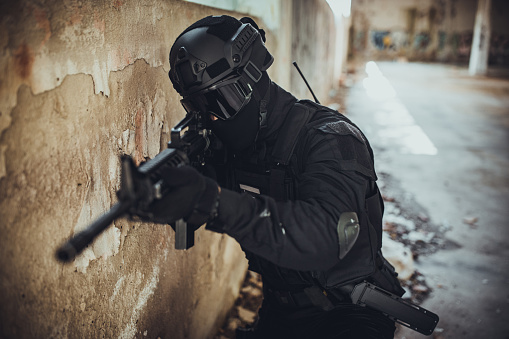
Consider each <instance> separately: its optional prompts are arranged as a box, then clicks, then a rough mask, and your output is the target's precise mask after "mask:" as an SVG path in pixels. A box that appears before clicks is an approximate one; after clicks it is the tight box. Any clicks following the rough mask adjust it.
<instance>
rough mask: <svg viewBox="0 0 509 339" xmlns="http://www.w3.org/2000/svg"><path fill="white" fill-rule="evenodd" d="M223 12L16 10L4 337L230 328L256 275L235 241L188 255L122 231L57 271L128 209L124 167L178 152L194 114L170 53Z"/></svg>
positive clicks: (207, 240) (2, 50) (88, 5)
mask: <svg viewBox="0 0 509 339" xmlns="http://www.w3.org/2000/svg"><path fill="white" fill-rule="evenodd" d="M221 13H224V11H221V12H220V11H219V10H214V9H211V8H207V7H204V6H199V5H196V4H190V3H185V2H181V1H174V0H173V1H172V0H168V1H155V0H152V1H150V0H148V1H143V2H138V1H125V0H111V1H110V0H98V1H75V0H63V1H49V0H48V1H28V0H25V1H4V2H2V4H1V5H0V29H1V31H2V34H1V35H0V72H1V77H0V79H1V80H0V233H1V235H2V236H1V237H0V337H1V338H103V337H105V338H134V337H141V338H145V337H146V338H158V337H161V338H210V337H211V336H212V335H213V333H214V332H215V330H216V329H217V327H218V326H219V325H221V322H222V321H223V320H224V317H225V315H226V313H227V312H228V310H229V308H230V306H231V305H232V303H233V302H234V300H235V298H236V296H237V295H238V291H239V286H240V284H241V282H242V279H243V277H244V274H245V270H246V268H247V263H246V261H245V259H244V255H243V253H242V252H241V250H240V247H239V245H238V244H237V243H236V242H235V241H234V240H232V239H231V238H229V237H227V236H222V235H218V234H215V233H212V232H208V231H206V230H204V229H201V230H199V231H198V232H197V234H196V245H195V246H194V247H193V248H192V249H190V250H188V251H176V250H175V249H174V232H173V230H172V229H171V228H170V227H168V226H163V225H155V224H149V223H136V222H129V221H127V220H124V219H121V220H118V221H116V222H115V224H114V225H113V226H111V227H110V228H108V230H107V231H106V232H104V234H103V235H101V236H100V237H99V238H98V239H97V241H96V242H95V243H94V244H93V245H92V246H90V247H89V248H88V249H87V250H86V251H85V252H84V253H83V254H82V255H81V256H80V257H79V258H77V259H76V261H75V262H74V263H72V264H70V265H62V264H59V263H58V262H57V261H56V260H55V258H54V252H55V249H56V248H57V247H58V245H60V244H61V243H62V242H63V241H64V240H65V239H67V238H68V237H69V236H71V235H72V234H74V233H75V232H77V231H78V230H80V229H82V228H83V227H85V226H87V225H88V224H89V223H90V222H91V221H92V220H94V219H95V218H96V217H98V216H99V215H100V214H101V213H103V212H105V211H106V210H108V209H109V208H110V207H111V206H112V204H113V203H114V202H115V201H116V197H115V191H116V190H117V189H118V187H119V179H120V178H119V156H120V155H121V154H130V155H132V156H133V157H134V158H135V159H136V160H137V161H138V162H139V161H141V160H143V159H145V158H150V157H153V156H154V155H155V154H157V153H158V152H160V150H161V149H162V148H163V147H165V145H166V142H167V141H168V139H169V135H168V134H169V130H170V128H171V126H173V125H174V124H175V123H176V122H178V121H179V120H180V119H181V118H182V117H183V114H184V112H183V109H182V107H181V106H180V103H179V97H178V95H177V94H176V93H175V92H174V90H173V88H172V87H171V84H170V82H169V80H168V77H167V72H168V70H169V65H168V61H167V58H168V52H169V49H170V46H171V44H172V43H173V41H174V39H175V38H176V37H177V35H178V34H179V33H180V32H181V31H182V30H183V29H185V28H186V27H187V26H188V25H190V24H191V23H192V22H194V21H196V20H198V19H199V18H201V17H204V16H206V15H210V14H221ZM235 15H236V14H235ZM236 16H238V15H236ZM272 44H274V43H272ZM276 57H278V56H277V55H276ZM276 80H277V77H276Z"/></svg>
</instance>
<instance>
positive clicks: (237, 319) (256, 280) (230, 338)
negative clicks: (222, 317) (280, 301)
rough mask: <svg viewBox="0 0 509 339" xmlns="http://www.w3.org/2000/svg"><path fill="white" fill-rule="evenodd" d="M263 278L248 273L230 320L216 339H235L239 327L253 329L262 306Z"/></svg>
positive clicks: (253, 273) (229, 316) (220, 330)
mask: <svg viewBox="0 0 509 339" xmlns="http://www.w3.org/2000/svg"><path fill="white" fill-rule="evenodd" d="M262 286H263V285H262V278H261V276H260V275H259V274H257V273H255V272H252V271H247V273H246V277H245V278H244V282H243V284H242V287H241V289H240V295H239V297H238V298H237V300H236V301H235V305H234V306H233V307H232V309H231V311H230V313H229V315H228V319H227V320H226V321H225V323H224V325H223V327H222V328H221V329H219V331H218V333H217V334H216V335H215V336H214V339H234V338H235V330H236V329H237V328H238V327H243V328H249V327H252V326H253V325H254V324H255V323H256V321H257V320H258V309H259V308H260V306H261V305H262V300H263V291H262Z"/></svg>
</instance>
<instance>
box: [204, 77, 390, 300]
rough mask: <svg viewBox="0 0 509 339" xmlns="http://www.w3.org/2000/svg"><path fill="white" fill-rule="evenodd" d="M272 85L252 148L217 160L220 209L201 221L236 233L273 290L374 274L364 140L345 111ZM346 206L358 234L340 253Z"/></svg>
mask: <svg viewBox="0 0 509 339" xmlns="http://www.w3.org/2000/svg"><path fill="white" fill-rule="evenodd" d="M270 90H271V100H270V104H269V107H268V111H269V113H268V124H267V126H268V127H267V128H266V129H263V130H262V131H261V132H260V135H259V137H258V143H257V148H256V150H254V151H253V152H247V153H244V154H237V155H231V156H230V157H229V158H228V161H227V162H226V164H224V165H222V166H217V168H218V169H217V171H218V174H219V175H218V181H219V183H220V185H221V186H222V191H221V195H220V204H219V211H218V212H219V213H218V217H217V218H216V219H215V220H214V221H212V222H209V224H208V225H207V228H208V229H211V230H214V231H218V232H224V233H227V234H228V235H230V236H231V237H233V238H235V239H236V240H237V241H238V242H239V244H240V245H241V246H242V248H243V249H244V251H245V252H246V256H247V258H248V259H249V261H250V268H251V269H252V270H254V271H257V272H259V273H261V274H262V276H263V279H264V284H267V285H269V286H271V287H273V288H275V289H282V290H297V289H300V288H305V287H307V286H310V285H314V284H317V283H318V284H319V285H320V286H321V287H322V288H325V289H329V288H332V287H335V286H340V285H344V284H347V283H350V282H355V281H359V280H362V279H364V278H366V277H369V276H371V275H372V274H373V273H374V272H375V269H376V266H377V264H376V262H377V252H378V250H379V249H380V247H381V232H382V220H381V219H382V213H383V211H382V210H383V202H382V200H381V198H380V194H379V192H378V189H377V188H376V185H375V181H376V179H377V177H376V174H375V171H374V164H373V154H372V151H371V148H370V146H369V143H368V141H367V140H366V138H365V137H364V135H363V134H362V133H361V132H360V130H359V129H358V128H357V127H356V126H355V125H354V124H352V123H351V122H350V121H349V120H348V119H347V118H346V117H344V116H343V115H342V114H339V113H338V112H336V111H334V110H332V109H329V108H327V107H323V106H320V105H318V104H315V103H313V102H310V101H297V99H296V98H295V97H293V96H292V95H291V94H290V93H288V92H286V91H284V90H283V89H281V88H280V87H279V86H277V85H275V84H274V83H273V84H272V85H271V89H270ZM370 197H371V199H370V200H371V203H370V206H375V207H371V208H370V211H369V212H368V210H367V204H368V202H369V200H367V198H370ZM367 201H368V202H367ZM344 212H356V213H357V215H358V218H359V222H360V234H359V236H358V238H357V241H356V243H355V245H354V246H353V248H352V249H351V250H350V252H348V254H347V255H346V256H345V257H344V258H343V259H341V260H340V259H339V252H340V248H339V241H338V233H337V232H338V221H339V218H340V215H341V214H342V213H344Z"/></svg>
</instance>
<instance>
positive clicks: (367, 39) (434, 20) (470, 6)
mask: <svg viewBox="0 0 509 339" xmlns="http://www.w3.org/2000/svg"><path fill="white" fill-rule="evenodd" d="M495 3H496V5H495ZM493 7H496V8H498V10H493V11H492V14H491V15H492V30H493V31H496V32H498V33H497V34H496V37H493V38H492V39H491V40H492V41H491V42H492V45H494V46H497V47H496V49H492V53H491V55H490V59H491V62H492V63H496V64H506V61H505V60H506V58H507V57H506V56H507V55H509V32H508V29H509V27H508V25H507V12H508V11H509V4H508V3H507V1H505V0H496V1H494V2H493ZM476 9H477V0H405V1H398V0H353V1H352V31H351V41H352V44H351V50H350V56H351V57H355V58H359V59H395V58H398V57H404V58H407V59H409V60H420V61H445V62H460V63H467V62H468V60H469V57H470V49H471V45H472V34H473V30H474V22H475V13H476ZM504 13H505V14H504ZM507 64H509V63H507Z"/></svg>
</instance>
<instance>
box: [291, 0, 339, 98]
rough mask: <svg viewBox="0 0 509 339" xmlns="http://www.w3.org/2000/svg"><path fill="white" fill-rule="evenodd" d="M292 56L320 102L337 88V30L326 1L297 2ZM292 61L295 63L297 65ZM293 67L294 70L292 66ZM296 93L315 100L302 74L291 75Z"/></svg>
mask: <svg viewBox="0 0 509 339" xmlns="http://www.w3.org/2000/svg"><path fill="white" fill-rule="evenodd" d="M292 12H293V18H294V20H293V27H292V56H293V60H295V61H297V64H298V65H299V68H300V69H301V71H302V73H303V74H304V76H305V77H306V79H307V81H308V82H309V84H310V86H311V88H312V89H313V92H314V93H315V95H316V96H317V97H318V100H320V102H323V101H325V100H326V98H327V95H328V91H329V90H330V89H331V88H332V87H335V86H336V84H337V83H338V79H335V77H334V76H335V74H336V76H337V73H335V72H334V69H335V67H334V63H335V62H336V58H335V53H336V48H335V44H336V34H337V33H336V26H335V23H334V15H333V13H332V10H331V9H330V7H329V5H328V4H327V2H326V1H320V0H295V1H293V11H292ZM293 60H292V61H293ZM292 67H293V66H292ZM291 83H292V90H293V92H294V94H295V95H296V96H298V97H299V98H307V99H311V100H313V97H312V95H311V93H310V92H309V90H308V89H307V86H306V84H305V83H304V81H303V80H302V78H301V76H300V75H299V73H298V72H297V71H296V70H295V69H293V70H292V72H291Z"/></svg>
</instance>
